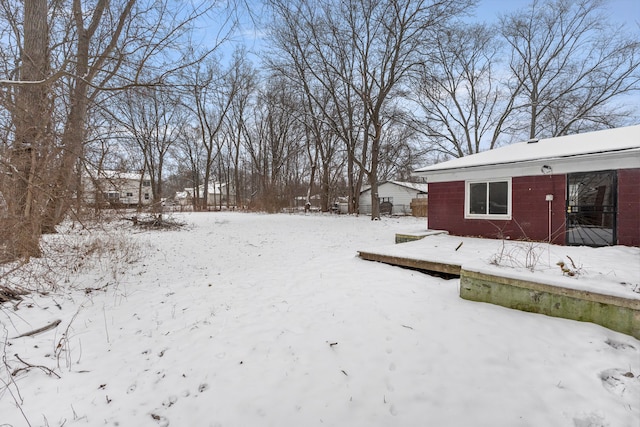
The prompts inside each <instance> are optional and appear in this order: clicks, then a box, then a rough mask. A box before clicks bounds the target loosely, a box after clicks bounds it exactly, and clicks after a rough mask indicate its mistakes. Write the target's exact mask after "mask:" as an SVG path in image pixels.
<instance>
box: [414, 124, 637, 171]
mask: <svg viewBox="0 0 640 427" xmlns="http://www.w3.org/2000/svg"><path fill="white" fill-rule="evenodd" d="M543 166H546V167H547V168H546V171H547V172H548V173H553V174H558V173H571V172H587V171H595V170H607V169H625V168H638V167H640V125H636V126H629V127H622V128H615V129H607V130H602V131H596V132H588V133H582V134H576V135H568V136H560V137H556V138H546V139H541V140H539V141H526V142H519V143H516V144H512V145H508V146H506V147H501V148H496V149H494V150H489V151H484V152H482V153H478V154H473V155H470V156H466V157H460V158H457V159H453V160H449V161H447V162H443V163H438V164H435V165H432V166H427V167H424V168H421V169H418V170H416V171H415V174H416V175H417V176H422V177H426V178H427V180H428V182H443V181H453V180H459V179H474V178H482V179H484V178H491V177H498V176H529V175H536V174H538V175H539V174H540V173H543V172H541V168H542V167H543Z"/></svg>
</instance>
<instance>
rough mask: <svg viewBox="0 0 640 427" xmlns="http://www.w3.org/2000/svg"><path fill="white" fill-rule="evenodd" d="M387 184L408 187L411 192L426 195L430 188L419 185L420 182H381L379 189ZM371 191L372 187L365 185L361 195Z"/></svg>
mask: <svg viewBox="0 0 640 427" xmlns="http://www.w3.org/2000/svg"><path fill="white" fill-rule="evenodd" d="M386 183H391V184H394V185H398V186H400V187H406V188H409V189H411V190H415V191H418V192H421V193H426V192H427V187H428V186H429V185H428V184H426V183H418V182H405V181H380V182H379V183H378V187H380V186H381V185H383V184H386ZM369 190H371V186H370V185H365V186H363V187H362V190H360V194H362V193H364V192H366V191H369Z"/></svg>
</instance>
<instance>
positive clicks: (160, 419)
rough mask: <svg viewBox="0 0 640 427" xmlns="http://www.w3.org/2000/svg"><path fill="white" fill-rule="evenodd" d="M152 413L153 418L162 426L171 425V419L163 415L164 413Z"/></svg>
mask: <svg viewBox="0 0 640 427" xmlns="http://www.w3.org/2000/svg"><path fill="white" fill-rule="evenodd" d="M150 415H151V418H153V419H154V420H155V421H156V422H157V423H158V425H159V426H160V427H168V426H169V420H168V419H167V417H163V416H162V415H158V414H154V413H151V414H150Z"/></svg>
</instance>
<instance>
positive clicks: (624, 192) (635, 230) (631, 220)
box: [617, 169, 640, 246]
mask: <svg viewBox="0 0 640 427" xmlns="http://www.w3.org/2000/svg"><path fill="white" fill-rule="evenodd" d="M617 225H618V233H617V235H618V244H619V245H626V246H640V169H621V170H618V219H617Z"/></svg>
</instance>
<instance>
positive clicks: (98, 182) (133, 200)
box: [82, 170, 153, 206]
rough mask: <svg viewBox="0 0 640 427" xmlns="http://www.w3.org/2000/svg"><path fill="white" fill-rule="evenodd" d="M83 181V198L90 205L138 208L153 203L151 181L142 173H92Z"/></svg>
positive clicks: (105, 171)
mask: <svg viewBox="0 0 640 427" xmlns="http://www.w3.org/2000/svg"><path fill="white" fill-rule="evenodd" d="M82 179H83V194H82V197H83V200H84V201H85V203H86V204H89V205H93V204H100V205H106V204H108V205H111V206H136V205H138V204H141V205H149V204H151V203H152V202H153V193H152V190H151V180H150V179H149V177H148V176H146V175H145V176H143V175H142V174H140V173H132V172H120V171H111V170H103V171H92V172H90V173H88V174H85V175H84V176H83V178H82Z"/></svg>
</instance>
